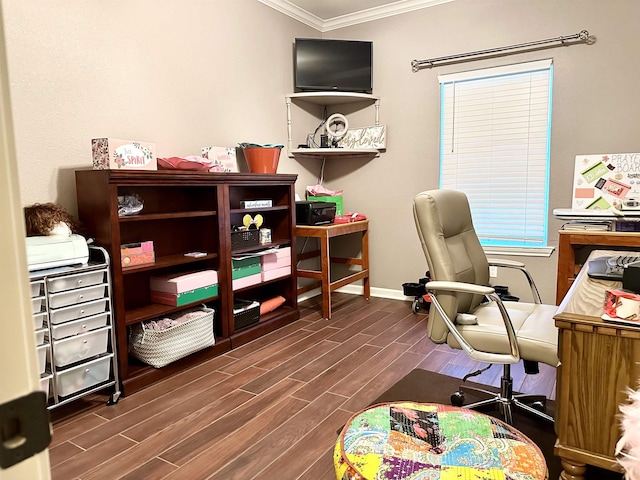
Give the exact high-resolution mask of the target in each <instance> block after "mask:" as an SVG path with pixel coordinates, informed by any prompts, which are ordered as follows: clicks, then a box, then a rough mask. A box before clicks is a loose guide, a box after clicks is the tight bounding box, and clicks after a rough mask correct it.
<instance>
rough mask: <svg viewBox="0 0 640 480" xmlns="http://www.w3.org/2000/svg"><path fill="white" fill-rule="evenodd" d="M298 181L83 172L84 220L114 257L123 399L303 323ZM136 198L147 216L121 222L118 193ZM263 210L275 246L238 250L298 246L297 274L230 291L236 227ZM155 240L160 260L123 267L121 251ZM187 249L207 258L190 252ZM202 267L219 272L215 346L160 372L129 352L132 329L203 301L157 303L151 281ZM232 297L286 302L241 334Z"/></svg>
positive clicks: (79, 177)
mask: <svg viewBox="0 0 640 480" xmlns="http://www.w3.org/2000/svg"><path fill="white" fill-rule="evenodd" d="M296 178H297V175H282V174H280V175H275V174H250V173H219V174H218V173H204V172H191V171H180V170H158V171H144V172H143V171H122V170H121V171H118V170H77V171H76V190H77V199H78V217H79V220H80V221H81V222H82V224H83V225H84V227H85V228H86V229H87V232H86V234H87V236H89V237H92V238H93V239H94V240H95V243H96V244H98V245H100V246H102V247H104V248H105V249H106V250H107V251H108V252H109V254H110V255H111V258H112V263H111V265H112V281H113V305H114V316H115V322H114V324H115V329H116V337H117V343H118V356H119V358H118V364H119V367H120V379H121V381H122V391H123V393H124V394H125V395H127V394H129V393H132V392H134V391H136V390H139V389H141V388H143V387H145V386H147V385H149V384H151V383H154V382H156V381H159V380H161V379H163V378H166V377H167V376H168V375H171V374H173V373H176V372H179V371H182V370H184V369H186V368H189V367H191V366H193V365H196V364H198V363H201V362H203V361H205V360H207V359H209V358H212V357H214V356H217V355H220V354H222V353H224V352H226V351H229V350H230V349H232V348H234V347H236V346H239V345H242V344H244V343H246V342H249V341H251V340H253V339H255V338H258V337H260V336H262V335H264V334H266V333H268V332H271V331H273V330H275V329H276V328H279V327H281V326H283V325H286V324H287V323H290V322H292V321H295V320H297V319H298V318H299V316H300V313H299V310H298V303H297V284H296V268H295V266H296V258H295V251H296V249H295V232H294V227H295V201H294V197H295V189H294V185H295V181H296ZM133 194H136V195H138V196H139V197H140V198H141V199H142V201H143V203H144V208H143V210H142V212H140V213H139V214H137V215H131V216H119V215H118V197H119V196H124V195H133ZM243 200H272V206H271V207H266V208H259V209H245V208H241V201H243ZM257 213H260V214H261V215H262V216H263V218H264V224H263V226H264V227H267V228H270V229H271V232H272V233H271V238H272V244H271V245H261V246H258V247H249V248H242V249H239V250H234V251H233V253H234V254H235V253H250V252H252V251H255V250H260V249H264V248H265V247H269V246H275V245H280V246H285V245H286V246H291V255H292V258H291V264H292V267H291V268H292V271H291V275H289V276H286V277H281V278H278V279H275V280H271V281H268V282H263V283H260V284H257V285H253V286H250V287H246V288H243V289H239V290H236V291H233V290H232V282H231V278H232V262H231V257H232V247H231V226H232V225H241V224H242V218H243V217H244V216H245V215H246V214H250V215H252V216H253V215H255V214H257ZM149 240H151V241H153V244H154V252H155V262H154V263H151V264H143V265H135V266H123V265H122V261H121V258H120V246H121V245H123V244H127V243H134V242H143V241H149ZM188 252H205V253H206V255H205V256H203V257H199V258H194V257H189V256H185V255H184V254H185V253H188ZM204 269H214V270H216V271H217V272H218V285H219V288H218V294H217V295H216V296H214V297H212V298H209V299H206V300H205V302H204V303H206V304H207V306H210V307H212V308H214V309H215V316H214V324H215V345H214V346H212V347H210V348H206V349H204V350H200V351H199V352H196V353H194V354H192V355H190V356H188V357H186V358H183V359H182V360H178V361H176V362H173V363H171V364H169V365H167V366H166V367H163V368H159V369H156V368H153V367H150V366H148V365H145V364H143V363H142V362H140V361H139V360H136V359H135V358H133V357H131V356H130V355H129V354H128V348H127V347H128V334H129V331H128V330H129V327H130V326H131V325H133V324H136V323H139V322H142V321H145V320H150V319H154V318H158V317H162V316H163V315H168V314H171V313H175V312H179V311H180V310H184V309H187V308H189V307H193V306H194V305H197V304H200V303H203V302H196V303H195V304H189V305H184V306H179V307H176V306H168V305H161V304H157V303H153V302H151V300H150V293H149V279H150V277H151V276H156V275H164V274H171V273H180V272H187V271H193V270H204ZM234 295H237V296H238V297H239V298H243V299H252V300H258V301H263V300H266V299H268V298H271V297H273V296H276V295H281V296H283V297H284V298H285V303H284V304H283V305H282V306H280V307H279V308H277V309H276V310H274V311H273V312H270V313H268V314H265V315H263V316H262V317H261V318H260V321H259V322H258V323H256V324H253V325H249V326H247V327H245V328H243V329H239V330H238V331H236V330H235V329H234V322H233V303H234Z"/></svg>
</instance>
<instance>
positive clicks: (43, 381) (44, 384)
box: [40, 375, 53, 399]
mask: <svg viewBox="0 0 640 480" xmlns="http://www.w3.org/2000/svg"><path fill="white" fill-rule="evenodd" d="M52 378H53V375H46V376H44V377H40V390H42V391H43V392H44V393H45V394H46V395H47V399H48V398H49V397H50V390H49V382H50V381H51V379H52Z"/></svg>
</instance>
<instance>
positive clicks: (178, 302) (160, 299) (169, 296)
mask: <svg viewBox="0 0 640 480" xmlns="http://www.w3.org/2000/svg"><path fill="white" fill-rule="evenodd" d="M216 295H218V285H217V284H216V285H209V286H207V287H201V288H196V289H195V290H191V291H189V292H184V293H166V292H158V291H156V290H151V301H152V302H155V303H162V304H163V305H174V306H176V307H181V306H182V305H187V304H189V303H193V302H200V301H202V300H207V299H209V298H211V297H215V296H216Z"/></svg>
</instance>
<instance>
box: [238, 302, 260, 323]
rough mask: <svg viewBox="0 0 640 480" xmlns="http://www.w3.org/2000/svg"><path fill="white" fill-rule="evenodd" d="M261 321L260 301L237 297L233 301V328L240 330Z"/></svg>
mask: <svg viewBox="0 0 640 480" xmlns="http://www.w3.org/2000/svg"><path fill="white" fill-rule="evenodd" d="M259 321H260V302H254V301H251V300H241V299H238V298H237V299H235V300H234V302H233V328H234V330H239V329H241V328H244V327H248V326H249V325H253V324H254V323H258V322H259Z"/></svg>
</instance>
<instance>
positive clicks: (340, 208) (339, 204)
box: [307, 195, 344, 217]
mask: <svg viewBox="0 0 640 480" xmlns="http://www.w3.org/2000/svg"><path fill="white" fill-rule="evenodd" d="M307 200H308V201H310V202H331V203H335V204H336V217H338V216H340V215H344V207H343V205H342V195H335V196H333V197H314V196H313V195H307Z"/></svg>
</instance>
